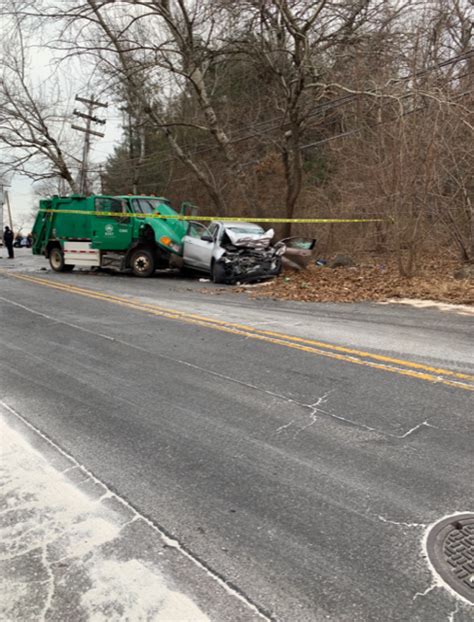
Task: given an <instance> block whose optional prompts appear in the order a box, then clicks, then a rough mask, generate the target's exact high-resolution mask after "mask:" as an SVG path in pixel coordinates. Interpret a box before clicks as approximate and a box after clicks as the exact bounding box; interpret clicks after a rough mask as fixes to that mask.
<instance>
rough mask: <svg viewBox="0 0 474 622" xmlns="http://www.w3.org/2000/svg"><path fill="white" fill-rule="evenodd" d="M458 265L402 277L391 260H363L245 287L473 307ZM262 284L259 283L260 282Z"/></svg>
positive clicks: (272, 293) (256, 292)
mask: <svg viewBox="0 0 474 622" xmlns="http://www.w3.org/2000/svg"><path fill="white" fill-rule="evenodd" d="M460 266H461V263H460V262H459V261H456V260H452V259H443V260H440V259H432V260H430V261H426V262H425V263H424V266H423V269H422V270H421V271H420V273H419V275H417V276H415V277H412V278H411V279H408V278H404V277H400V276H399V274H398V269H397V266H396V264H395V261H393V260H388V261H383V260H378V261H376V260H372V261H367V259H366V260H365V261H361V262H360V263H358V264H357V265H356V266H354V267H349V268H327V267H318V266H310V267H309V268H308V269H307V270H304V271H301V272H294V271H287V272H284V273H283V274H282V275H281V276H279V277H278V278H277V279H275V280H274V281H272V282H271V283H270V284H266V285H265V286H262V287H255V288H252V289H250V290H249V289H247V288H244V287H237V288H236V290H237V291H239V292H244V291H246V292H247V293H248V294H249V295H250V296H252V297H265V298H275V299H278V300H301V301H305V302H361V301H387V300H390V299H392V300H393V299H402V298H409V299H423V300H434V301H439V302H448V303H453V304H463V305H474V280H472V279H471V280H468V279H464V280H456V279H455V278H454V277H453V274H454V273H455V272H456V270H457V269H459V268H460ZM262 285H263V284H262Z"/></svg>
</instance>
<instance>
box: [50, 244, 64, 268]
mask: <svg viewBox="0 0 474 622" xmlns="http://www.w3.org/2000/svg"><path fill="white" fill-rule="evenodd" d="M49 265H50V266H51V268H52V269H53V270H54V271H55V272H64V267H65V264H64V254H63V251H62V250H61V247H59V246H55V247H54V248H52V249H51V250H50V251H49Z"/></svg>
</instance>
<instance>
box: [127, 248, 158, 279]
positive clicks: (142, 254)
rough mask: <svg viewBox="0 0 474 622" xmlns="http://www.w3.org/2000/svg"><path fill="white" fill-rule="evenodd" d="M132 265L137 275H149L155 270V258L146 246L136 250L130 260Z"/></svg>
mask: <svg viewBox="0 0 474 622" xmlns="http://www.w3.org/2000/svg"><path fill="white" fill-rule="evenodd" d="M130 266H131V268H132V272H133V274H134V275H135V276H141V277H148V276H151V275H152V274H153V272H154V271H155V258H154V256H153V253H152V252H151V251H149V250H147V249H146V248H141V249H139V250H137V251H135V252H134V253H133V255H132V258H131V260H130Z"/></svg>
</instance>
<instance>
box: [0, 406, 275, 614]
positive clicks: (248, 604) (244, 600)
mask: <svg viewBox="0 0 474 622" xmlns="http://www.w3.org/2000/svg"><path fill="white" fill-rule="evenodd" d="M0 405H1V406H3V407H4V408H5V409H6V410H8V411H9V412H10V413H11V414H12V415H14V416H15V417H17V418H18V419H20V420H21V421H22V422H23V423H24V424H25V425H26V426H28V427H29V428H30V429H31V430H33V431H34V432H35V434H37V435H38V436H40V437H41V438H42V439H43V440H45V441H46V442H47V443H49V445H51V446H52V447H54V449H55V450H56V451H59V453H60V454H62V455H63V456H64V457H65V458H67V459H68V460H70V461H71V462H73V463H74V465H75V466H77V467H79V468H80V469H82V470H83V471H84V473H87V475H88V476H89V477H90V479H91V480H92V481H93V482H95V483H96V484H98V485H99V486H102V487H103V488H104V489H105V490H106V491H107V496H109V497H113V498H115V499H116V500H117V501H118V502H119V503H121V504H122V505H123V506H125V507H126V508H127V509H129V510H130V511H131V512H132V513H133V514H134V515H135V517H136V518H140V519H142V520H143V521H144V522H145V523H146V524H147V525H148V526H149V527H150V528H151V529H153V530H154V531H155V532H156V533H158V534H159V536H160V537H161V539H162V540H163V542H164V543H165V544H166V545H167V546H169V547H172V548H175V549H177V550H178V551H179V552H180V553H181V554H182V555H183V556H184V557H186V558H187V559H189V560H190V561H191V562H192V563H193V564H195V565H196V566H197V567H198V568H200V569H201V570H203V571H204V572H205V573H206V574H207V575H208V576H209V577H210V578H211V579H213V580H214V581H215V582H216V583H218V584H219V585H220V586H221V587H222V588H223V589H224V590H225V591H226V592H227V593H228V594H230V595H231V596H234V597H235V598H237V599H238V600H240V601H241V602H242V603H244V604H245V606H246V607H248V608H249V609H251V610H252V611H253V612H254V613H256V614H257V615H258V616H259V617H260V618H262V619H263V620H266V621H267V622H273V621H274V618H273V617H268V616H267V615H266V614H265V613H263V612H262V611H260V610H259V609H258V607H257V606H256V605H255V604H254V603H252V602H251V601H250V600H248V599H247V598H246V596H244V595H243V594H241V593H240V592H238V591H237V590H236V589H235V588H233V587H232V586H230V585H228V584H227V583H226V582H225V581H224V579H222V578H221V577H220V576H219V575H218V574H216V573H214V572H213V571H212V570H211V569H210V568H207V567H206V566H205V565H204V564H203V563H202V562H201V561H200V560H199V559H197V558H196V557H194V556H193V555H192V554H191V553H189V552H188V551H186V549H184V548H183V547H182V545H181V543H180V542H179V541H178V540H176V539H175V538H171V537H170V536H167V535H166V534H165V533H164V532H163V531H162V530H161V529H160V528H159V527H157V526H156V525H155V524H154V523H153V522H152V521H151V520H150V519H149V518H147V517H146V516H143V515H142V514H140V512H138V511H137V510H136V509H135V508H134V507H133V505H131V504H130V503H129V502H128V501H126V500H125V499H123V498H122V497H120V496H119V495H117V494H116V493H115V492H113V491H112V490H110V489H109V488H108V487H107V486H106V484H104V483H103V482H102V481H101V480H100V479H99V478H97V477H96V476H95V475H94V474H93V473H92V472H91V471H89V469H87V468H86V467H85V466H83V465H82V464H80V462H78V461H77V460H76V459H75V458H74V457H73V456H72V455H71V454H69V453H68V452H67V451H65V450H64V449H62V447H60V446H59V445H57V444H56V443H55V442H54V441H52V440H51V439H50V438H48V437H47V436H46V435H45V434H43V432H41V430H39V429H38V428H37V427H36V426H34V425H33V424H32V423H30V422H29V421H28V420H27V419H25V418H24V417H23V416H22V415H20V413H19V412H17V411H16V410H15V409H13V408H12V407H11V406H9V405H8V404H6V403H5V402H4V401H3V400H0Z"/></svg>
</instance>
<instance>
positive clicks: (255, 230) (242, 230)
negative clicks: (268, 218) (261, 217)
mask: <svg viewBox="0 0 474 622" xmlns="http://www.w3.org/2000/svg"><path fill="white" fill-rule="evenodd" d="M226 230H227V231H232V233H238V234H248V235H262V234H263V233H265V231H264V229H262V227H259V226H258V225H235V226H234V225H232V226H230V227H226Z"/></svg>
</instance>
